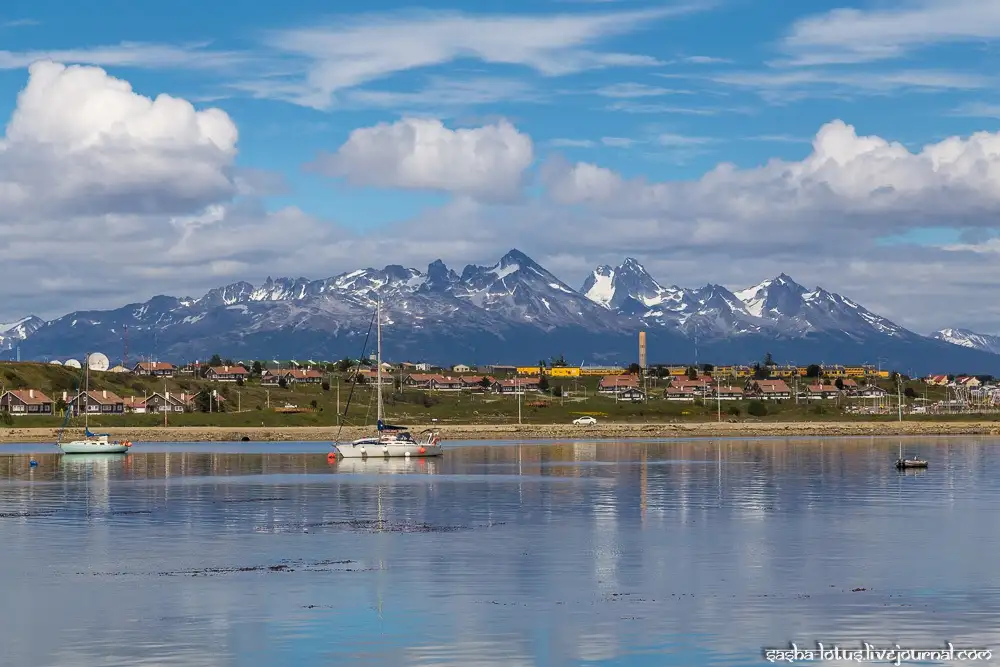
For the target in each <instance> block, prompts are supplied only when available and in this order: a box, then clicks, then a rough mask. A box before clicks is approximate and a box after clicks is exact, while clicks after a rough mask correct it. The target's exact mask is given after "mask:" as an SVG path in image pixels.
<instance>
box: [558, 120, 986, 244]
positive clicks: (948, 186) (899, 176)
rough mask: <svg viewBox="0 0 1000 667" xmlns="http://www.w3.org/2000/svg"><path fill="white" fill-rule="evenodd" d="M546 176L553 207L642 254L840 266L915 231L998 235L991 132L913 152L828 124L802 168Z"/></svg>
mask: <svg viewBox="0 0 1000 667" xmlns="http://www.w3.org/2000/svg"><path fill="white" fill-rule="evenodd" d="M671 141H673V139H671ZM682 141H683V139H682ZM675 143H676V142H675ZM541 173H542V178H543V182H544V183H545V184H546V186H547V192H548V195H549V197H551V199H552V200H553V201H554V202H556V203H558V204H561V205H570V206H574V207H576V209H575V210H585V211H588V212H589V215H592V216H596V219H603V220H606V221H607V222H605V223H604V224H606V225H607V226H608V227H609V228H614V229H615V230H616V232H615V233H616V235H617V234H620V233H621V236H620V238H625V237H626V236H627V235H632V234H638V235H641V236H642V237H643V239H644V244H645V248H646V252H648V253H654V252H657V251H662V252H666V253H673V252H676V251H677V250H678V249H679V248H686V249H687V250H689V251H695V250H698V251H701V252H716V251H722V252H726V253H733V254H737V255H741V256H747V255H754V254H756V253H759V252H763V251H764V250H763V248H765V247H766V249H767V250H766V252H767V253H769V254H771V255H772V256H774V255H780V253H782V252H783V251H788V252H797V251H800V250H801V249H802V248H804V247H810V248H818V247H822V248H823V250H824V253H828V254H831V255H834V256H835V255H836V254H837V253H843V256H845V257H847V256H849V255H850V253H851V252H855V251H856V250H857V248H858V246H859V244H864V243H868V244H870V245H873V244H874V243H875V240H876V239H878V238H883V237H888V236H891V235H893V234H898V233H900V232H902V231H904V230H909V229H913V228H918V227H922V226H924V227H929V226H942V225H944V226H952V227H956V228H963V227H965V228H975V227H989V226H993V225H995V216H996V214H997V213H1000V134H990V133H979V134H975V135H973V136H971V137H969V138H967V139H962V138H958V137H953V138H949V139H946V140H944V141H941V142H939V143H937V144H932V145H928V146H926V147H925V148H924V149H923V150H922V151H920V152H919V153H911V152H910V151H908V150H907V149H906V148H905V147H904V146H902V145H901V144H898V143H894V142H888V141H886V140H884V139H881V138H879V137H865V136H858V135H857V134H856V132H855V130H854V128H853V127H851V126H849V125H846V124H844V123H842V122H840V121H834V122H832V123H829V124H827V125H825V126H824V127H823V128H821V130H820V131H819V133H818V134H817V135H816V138H815V140H814V141H813V150H812V152H811V154H809V155H808V156H806V157H805V158H804V159H803V160H801V161H798V162H784V161H780V160H772V161H770V162H768V163H767V164H766V165H764V166H761V167H756V168H753V169H738V168H737V167H735V166H733V165H729V164H721V165H719V166H718V167H716V168H715V169H713V170H712V171H710V172H708V173H707V174H705V175H704V176H703V177H702V178H701V179H699V180H697V181H683V182H681V181H675V182H664V183H649V182H647V181H645V180H643V179H632V180H629V179H625V178H623V177H622V176H621V175H619V174H617V173H615V172H613V171H611V170H609V169H606V168H603V167H599V166H597V165H594V164H588V163H584V162H580V163H576V164H570V163H567V162H563V161H550V162H549V163H547V164H546V165H544V166H543V169H542V172H541ZM581 207H583V208H581ZM612 221H616V222H612ZM625 229H627V230H628V234H625V233H622V230H625ZM594 241H595V243H597V242H598V241H597V239H594Z"/></svg>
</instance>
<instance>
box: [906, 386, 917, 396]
mask: <svg viewBox="0 0 1000 667" xmlns="http://www.w3.org/2000/svg"><path fill="white" fill-rule="evenodd" d="M903 396H906V397H907V398H916V397H917V392H916V391H915V390H914V389H913V387H907V388H906V390H905V391H904V392H903Z"/></svg>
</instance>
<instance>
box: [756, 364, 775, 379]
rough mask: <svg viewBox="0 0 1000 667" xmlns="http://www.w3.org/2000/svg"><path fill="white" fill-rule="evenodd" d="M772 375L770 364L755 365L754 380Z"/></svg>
mask: <svg viewBox="0 0 1000 667" xmlns="http://www.w3.org/2000/svg"><path fill="white" fill-rule="evenodd" d="M769 377H771V367H770V366H768V365H766V364H765V365H764V366H761V365H760V364H759V363H757V364H754V365H753V379H754V380H766V379H767V378H769Z"/></svg>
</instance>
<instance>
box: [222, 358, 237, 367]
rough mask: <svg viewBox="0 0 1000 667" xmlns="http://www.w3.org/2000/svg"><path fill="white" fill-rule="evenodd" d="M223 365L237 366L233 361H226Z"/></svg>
mask: <svg viewBox="0 0 1000 667" xmlns="http://www.w3.org/2000/svg"><path fill="white" fill-rule="evenodd" d="M222 365H223V366H235V365H236V362H235V361H233V360H232V359H224V360H223V362H222Z"/></svg>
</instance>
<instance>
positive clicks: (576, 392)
mask: <svg viewBox="0 0 1000 667" xmlns="http://www.w3.org/2000/svg"><path fill="white" fill-rule="evenodd" d="M598 380H599V378H593V377H591V378H580V379H577V380H575V381H574V380H572V379H569V380H565V379H553V380H551V387H553V388H555V387H557V386H558V387H560V389H561V390H562V391H563V392H564V395H563V396H561V397H557V396H552V395H533V394H527V395H525V396H524V398H523V401H522V402H521V410H520V412H521V416H520V418H521V421H522V422H523V423H525V424H555V423H566V422H569V421H571V420H573V419H575V418H576V417H579V416H581V415H593V416H594V417H596V418H597V419H598V420H599V421H600V422H622V423H649V422H699V421H715V420H717V418H718V416H717V415H718V413H717V405H716V403H715V401H712V400H711V399H709V400H706V401H704V402H702V401H696V402H695V403H681V402H673V401H666V400H664V399H663V398H662V390H663V388H664V386H665V384H666V383H665V382H664V381H663V380H658V381H652V380H651V381H650V384H649V395H650V400H649V401H647V402H644V403H625V402H616V401H615V400H614V398H613V397H607V396H602V395H599V394H598V393H597V391H596V387H597V382H598ZM81 381H82V373H81V371H79V370H74V369H68V368H65V367H60V366H51V365H47V364H34V363H7V364H0V385H2V386H3V387H4V388H6V389H21V388H34V389H40V390H41V391H43V392H45V393H46V394H48V395H49V396H50V397H51V398H52V399H53V400H55V399H57V398H59V397H61V396H62V392H63V391H66V392H69V393H70V395H72V393H73V390H74V388H76V387H77V386H79V384H80V383H81ZM329 381H330V387H329V389H328V390H324V389H323V388H322V387H321V386H320V385H289V387H288V388H285V389H282V388H279V387H262V386H260V385H259V384H258V383H257V381H255V380H254V381H250V382H249V383H247V384H246V385H244V386H236V385H235V384H232V383H212V382H207V381H204V380H201V379H198V378H194V377H177V378H168V379H166V380H162V379H159V380H157V379H151V378H142V377H136V376H134V375H131V374H127V373H120V374H119V373H99V372H93V371H92V372H91V376H90V386H91V389H96V390H101V389H107V390H109V391H113V392H114V393H116V394H118V395H119V396H122V397H128V396H138V397H142V396H144V395H147V394H150V393H153V392H160V393H162V392H163V391H164V389H166V390H167V391H170V392H171V393H179V392H187V393H194V392H198V391H202V390H206V389H207V390H212V389H214V390H216V391H217V392H218V393H219V394H220V395H222V396H223V397H225V399H226V400H225V401H224V402H223V406H224V407H223V412H221V413H220V412H212V413H207V412H189V413H171V414H170V415H169V417H168V423H169V425H170V426H225V427H230V426H231V427H240V426H246V427H252V426H268V427H277V426H331V425H337V424H339V423H340V419H341V417H342V415H343V411H344V407H345V406H346V404H347V400H348V396H349V394H351V392H352V391H353V396H351V404H350V410H349V412H348V413H347V414H346V416H343V423H344V424H346V425H364V424H370V423H372V422H373V421H374V417H375V406H374V403H375V401H374V393H375V392H374V391H373V388H372V387H371V386H366V385H355V386H354V387H353V390H352V387H351V385H350V384H349V383H347V382H344V381H342V380H338V378H337V377H336V376H333V375H331V376H330V378H329ZM803 384H805V381H804V380H803V381H800V386H802V385H803ZM885 386H886V388H889V387H888V384H886V385H885ZM909 386H912V387H913V388H914V391H915V392H916V393H917V395H918V396H920V397H921V398H923V397H924V396H925V395H926V397H927V399H928V400H931V401H934V400H939V399H941V398H944V397H945V393H944V390H943V389H941V388H938V387H926V386H925V385H924V384H923V383H920V382H911V383H910V384H909ZM338 387H339V392H338ZM338 393H339V397H338ZM553 393H558V392H553ZM385 394H386V395H385V405H386V412H387V414H388V419H389V421H391V422H394V423H399V424H404V425H405V424H407V423H413V424H428V423H433V422H435V420H436V422H437V423H440V424H484V425H485V424H497V425H501V424H516V423H517V422H518V401H517V399H516V398H515V397H513V396H499V395H496V394H478V393H469V392H461V393H457V392H423V391H416V390H405V391H390V390H388V389H386V390H385ZM858 400H859V401H860V399H858ZM286 404H287V405H294V406H298V407H299V408H302V409H305V410H306V412H301V413H296V414H285V413H281V412H278V411H276V409H280V408H282V407H283V406H285V405H286ZM847 404H848V403H846V402H845V403H844V405H838V404H837V402H836V401H816V402H813V403H811V404H810V403H805V402H800V403H799V404H796V403H795V401H794V400H793V399H789V400H784V401H780V402H778V401H770V402H767V403H766V409H767V414H766V415H758V416H752V415H749V414H748V407H749V403H748V402H746V401H738V402H734V401H723V402H722V418H723V420H727V421H728V420H737V421H764V422H767V421H774V422H790V421H811V422H817V421H836V420H844V419H851V420H858V419H865V420H872V421H888V420H893V419H895V418H896V417H895V415H894V414H892V415H873V416H858V415H853V414H848V413H845V411H844V410H843V407H844V406H845V405H847ZM869 404H870V401H869ZM907 418H908V419H914V420H917V419H920V420H923V419H935V420H937V419H942V418H948V419H956V420H960V419H968V418H970V416H969V415H954V416H950V417H941V416H934V417H930V416H917V415H914V416H910V417H907ZM11 421H12V422H13V425H16V426H18V427H37V426H53V425H55V426H58V425H60V424H61V423H62V417H61V416H52V417H34V416H32V417H27V416H25V417H16V418H12V420H11ZM91 423H92V424H93V425H95V426H136V427H138V426H158V425H162V424H163V417H162V415H155V414H148V415H147V414H126V415H120V416H97V417H91ZM81 424H82V419H81V418H74V419H73V420H71V422H70V425H73V426H78V425H81ZM0 425H2V424H0ZM6 425H7V426H10V425H11V424H6Z"/></svg>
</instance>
